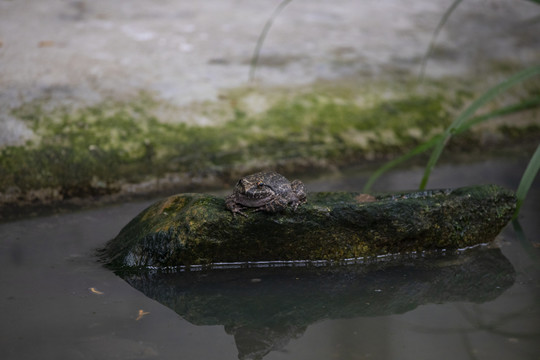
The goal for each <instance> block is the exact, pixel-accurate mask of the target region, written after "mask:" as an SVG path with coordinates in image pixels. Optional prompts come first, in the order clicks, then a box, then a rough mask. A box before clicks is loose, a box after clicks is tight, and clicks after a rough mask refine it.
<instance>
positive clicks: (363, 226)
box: [101, 185, 516, 270]
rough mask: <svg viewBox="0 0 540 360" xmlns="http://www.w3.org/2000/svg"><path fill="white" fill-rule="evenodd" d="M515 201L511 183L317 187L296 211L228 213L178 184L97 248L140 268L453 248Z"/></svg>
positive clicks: (478, 235)
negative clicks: (363, 189) (368, 189)
mask: <svg viewBox="0 0 540 360" xmlns="http://www.w3.org/2000/svg"><path fill="white" fill-rule="evenodd" d="M515 204H516V197H515V194H514V192H512V191H510V190H508V189H505V188H503V187H500V186H497V185H475V186H468V187H461V188H455V189H438V190H426V191H412V192H399V193H379V194H372V196H371V197H370V196H368V197H366V196H365V194H361V193H358V192H317V193H311V194H309V195H308V201H307V203H306V204H304V205H302V206H301V207H299V208H298V209H297V211H295V212H292V211H285V212H282V213H277V214H269V213H265V212H248V217H242V216H236V217H234V216H233V215H232V213H231V212H230V211H228V210H227V208H226V207H225V202H224V199H223V198H219V197H216V196H212V195H207V194H198V193H184V194H178V195H173V196H170V197H167V198H165V199H163V200H160V201H157V202H155V203H154V204H152V205H150V206H149V207H148V208H146V209H145V210H143V211H142V212H141V213H140V214H139V215H137V216H136V217H135V218H134V219H133V220H131V221H130V222H129V223H128V224H127V225H126V226H125V227H124V228H123V229H122V230H121V231H120V233H119V234H118V235H117V236H116V237H115V238H114V239H112V240H110V241H109V242H108V243H107V244H106V246H105V248H104V249H103V250H102V252H101V255H102V258H103V259H104V261H105V262H106V263H107V265H108V266H109V267H110V268H112V269H115V270H128V269H138V270H141V269H149V268H152V269H165V268H171V267H182V268H188V269H189V268H190V267H191V266H206V265H211V264H216V263H242V262H257V261H296V260H303V261H320V260H322V261H330V262H336V261H337V262H339V261H342V260H344V259H351V258H363V257H372V256H378V255H385V254H399V253H408V252H422V251H436V250H441V249H446V250H451V249H460V248H466V247H470V246H474V245H478V244H485V243H488V242H490V241H492V240H493V239H494V238H495V237H496V236H497V235H498V234H499V233H500V231H501V230H502V229H503V228H504V227H505V226H506V224H507V223H508V221H509V220H510V219H511V217H512V215H513V212H514V210H515Z"/></svg>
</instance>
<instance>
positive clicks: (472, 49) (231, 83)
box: [0, 0, 540, 146]
mask: <svg viewBox="0 0 540 360" xmlns="http://www.w3.org/2000/svg"><path fill="white" fill-rule="evenodd" d="M278 4H279V1H261V0H258V1H252V0H250V1H247V0H209V1H204V2H196V1H176V0H165V1H159V2H148V1H142V0H134V1H114V2H111V1H106V0H95V1H80V0H45V1H14V0H0V84H1V86H0V146H1V145H9V144H21V143H22V142H23V141H24V140H25V139H28V138H31V137H32V136H33V134H32V131H31V130H30V129H29V128H28V127H27V126H26V125H25V124H24V123H23V122H21V121H20V120H19V119H17V118H16V117H14V116H13V115H12V114H11V113H10V110H11V109H12V108H14V107H17V106H20V105H22V104H24V103H27V102H29V101H32V100H36V99H39V100H40V101H43V102H44V104H45V105H46V107H47V106H49V107H54V106H59V105H62V104H68V105H75V106H84V105H88V104H93V103H96V102H99V101H102V100H104V99H117V100H122V99H129V98H130V97H133V96H135V95H136V94H138V93H139V92H140V91H146V92H148V93H151V94H152V95H154V96H155V97H156V98H157V99H159V100H160V101H163V102H164V103H167V104H172V105H175V106H176V105H178V106H181V105H185V104H189V103H191V102H194V101H201V100H215V99H217V98H218V96H219V94H220V91H221V90H222V89H230V88H236V87H241V86H245V85H246V84H247V79H248V73H249V63H250V59H251V56H252V54H253V50H254V48H255V44H256V42H257V39H258V36H259V34H260V32H261V31H262V29H263V26H264V24H265V22H266V21H267V20H268V18H269V17H270V15H271V13H272V12H273V11H274V9H275V7H276V6H277V5H278ZM450 4H451V1H447V0H437V1H427V0H415V1H413V2H406V3H401V2H395V1H388V0H385V1H375V0H370V1H362V2H358V1H353V0H339V1H333V2H325V1H320V0H317V1H305V0H295V1H292V2H291V3H290V4H289V5H288V6H287V7H286V8H285V9H284V10H283V11H282V13H281V14H280V15H279V16H278V18H276V19H275V22H274V24H273V27H272V29H271V31H270V32H269V34H268V37H267V38H266V41H265V44H264V46H263V48H262V52H261V58H260V63H259V65H260V66H259V69H258V71H257V73H256V78H257V80H258V83H259V84H261V85H280V86H287V87H291V86H295V85H298V84H309V83H311V82H313V81H315V80H317V79H340V78H347V79H349V80H350V79H356V81H361V82H363V83H366V84H368V83H369V82H370V81H372V80H373V79H377V78H381V77H382V78H385V77H386V78H391V77H392V76H396V75H404V74H405V75H407V76H416V74H417V73H418V71H419V66H420V60H421V58H422V56H423V54H424V53H425V51H426V49H427V46H428V44H429V41H430V39H431V36H432V34H433V31H434V29H435V28H436V26H437V24H438V22H439V21H440V19H441V17H442V15H443V13H444V11H445V10H446V9H447V8H448V7H449V6H450ZM539 8H540V7H539V6H538V5H536V4H534V3H533V2H530V1H506V0H489V1H488V0H483V1H474V2H462V4H460V6H459V7H458V8H457V10H456V11H455V12H454V14H453V15H452V16H451V17H450V19H449V20H448V22H447V24H446V25H445V27H444V28H443V30H442V32H441V34H440V36H439V38H438V41H437V47H436V49H435V50H436V51H434V53H433V56H432V58H431V60H430V62H429V64H428V68H427V75H428V76H430V77H441V76H450V77H463V78H478V80H482V81H483V80H486V79H489V78H490V77H497V74H498V70H497V69H500V68H513V67H515V68H517V69H521V68H524V67H526V66H527V65H532V64H534V63H535V62H538V59H540V40H539V38H538V36H537V34H538V33H539V32H540V24H539V23H538V21H534V19H535V16H536V17H537V16H538V14H539V13H540V10H539ZM170 118H171V119H166V120H172V121H174V119H178V116H172V115H171V116H170ZM195 121H197V120H195Z"/></svg>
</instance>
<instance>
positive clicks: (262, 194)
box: [236, 177, 275, 199]
mask: <svg viewBox="0 0 540 360" xmlns="http://www.w3.org/2000/svg"><path fill="white" fill-rule="evenodd" d="M236 189H237V193H238V194H240V195H243V196H245V197H247V198H250V199H263V198H267V197H269V196H272V195H274V194H275V192H274V190H273V189H272V188H271V187H270V186H269V185H267V184H266V183H265V182H264V181H263V180H261V179H253V178H250V177H245V178H242V179H240V180H239V181H238V183H237V184H236Z"/></svg>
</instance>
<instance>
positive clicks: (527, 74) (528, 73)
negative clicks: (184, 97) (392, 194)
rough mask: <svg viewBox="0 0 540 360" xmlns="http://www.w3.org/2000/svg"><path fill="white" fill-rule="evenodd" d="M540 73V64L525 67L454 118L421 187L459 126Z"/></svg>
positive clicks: (436, 149) (429, 164) (431, 159)
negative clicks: (480, 109) (498, 96)
mask: <svg viewBox="0 0 540 360" xmlns="http://www.w3.org/2000/svg"><path fill="white" fill-rule="evenodd" d="M537 75H540V66H533V67H530V68H528V69H525V70H523V71H521V72H519V73H517V74H515V75H513V76H511V77H510V78H508V79H506V80H505V81H503V82H501V83H499V84H497V85H496V86H494V87H492V88H491V89H489V90H488V91H486V92H485V93H484V94H482V96H480V97H479V98H478V99H476V100H475V101H473V103H472V104H471V105H469V107H467V108H466V109H465V110H464V111H463V112H462V113H461V114H460V115H459V116H458V117H457V118H456V120H454V122H453V123H452V124H450V126H449V127H448V128H446V130H445V131H444V133H443V134H444V136H443V138H442V139H441V140H440V142H439V143H438V144H437V145H436V146H435V149H434V150H433V152H432V153H431V157H430V158H429V160H428V163H427V165H426V169H425V171H424V176H423V177H422V181H421V182H420V189H425V187H426V185H427V182H428V180H429V176H430V174H431V171H432V170H433V168H434V167H435V164H436V163H437V161H438V160H439V157H440V156H441V153H442V150H443V149H444V146H445V145H446V143H447V142H448V140H449V139H450V138H451V137H452V135H453V134H454V133H455V132H456V130H457V129H458V128H460V127H461V126H463V123H464V122H465V121H467V120H468V119H469V118H470V117H471V116H472V115H474V113H475V112H476V111H477V110H478V109H479V108H480V107H482V106H483V105H484V104H486V103H487V102H488V101H491V100H492V99H493V98H494V97H496V96H497V95H499V94H500V93H502V92H505V91H507V90H508V89H510V88H511V87H513V86H515V85H517V84H519V83H521V82H523V81H525V80H527V79H528V78H531V77H533V76H537Z"/></svg>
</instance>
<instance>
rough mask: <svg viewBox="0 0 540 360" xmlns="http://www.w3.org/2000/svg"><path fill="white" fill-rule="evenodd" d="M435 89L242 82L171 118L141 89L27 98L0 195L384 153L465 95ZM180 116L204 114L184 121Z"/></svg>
mask: <svg viewBox="0 0 540 360" xmlns="http://www.w3.org/2000/svg"><path fill="white" fill-rule="evenodd" d="M441 93H442V92H441V91H430V92H424V93H419V92H418V91H412V90H410V89H409V90H408V91H405V90H399V91H395V92H394V93H393V95H392V96H387V94H384V93H383V92H381V91H380V89H379V90H377V91H370V90H365V91H357V89H355V88H347V87H338V86H335V87H330V88H313V89H311V90H309V89H308V90H305V89H303V90H302V91H297V92H294V91H292V90H290V89H289V90H287V91H284V92H279V91H277V92H274V93H269V95H267V97H266V98H265V99H266V100H263V98H262V97H261V95H260V94H256V93H255V92H254V91H251V90H249V89H248V90H247V91H244V92H242V91H237V92H234V91H230V92H228V93H226V94H225V95H224V96H223V97H222V98H221V99H220V100H219V101H217V102H215V103H212V104H206V105H205V104H195V105H192V106H190V107H186V108H178V109H176V114H177V115H175V113H174V112H171V109H168V111H169V113H168V117H166V116H162V117H160V115H163V114H164V112H163V111H162V110H163V108H164V107H166V106H167V105H166V104H163V103H160V102H159V101H158V100H156V99H154V98H152V97H151V96H150V95H148V94H140V95H139V96H138V97H136V98H135V99H133V100H131V101H125V102H114V101H107V102H104V103H100V104H96V105H93V106H88V107H85V108H79V109H71V108H67V107H64V108H56V109H52V110H51V109H47V103H46V102H39V101H35V102H33V103H29V104H26V105H24V106H22V107H20V108H18V109H15V110H14V111H13V112H12V116H14V117H16V118H18V119H20V120H22V121H24V122H25V124H26V125H27V126H28V127H29V128H31V129H32V131H33V132H34V134H35V137H34V139H33V140H31V141H29V142H28V143H27V144H26V145H25V146H7V147H4V148H2V149H0V198H1V202H3V203H6V202H17V201H19V202H21V201H32V200H33V199H29V195H28V194H31V193H35V191H36V190H38V191H42V192H43V193H46V194H47V195H46V196H48V197H49V198H54V199H55V200H62V199H66V198H72V197H85V196H89V195H103V194H110V193H115V192H119V191H122V187H123V186H125V185H126V184H140V183H144V182H145V181H156V179H164V178H167V177H172V178H173V180H172V182H175V183H176V184H177V185H180V186H182V185H184V186H186V185H191V184H190V182H193V179H194V178H198V179H205V178H213V179H218V178H221V179H226V178H227V177H235V178H236V177H237V176H238V175H239V174H241V173H245V172H249V171H253V170H256V169H261V168H278V169H282V170H284V171H285V172H287V169H291V168H293V167H294V168H297V169H298V168H300V169H302V168H312V167H319V168H321V167H322V168H327V167H335V166H339V165H343V164H347V163H351V162H358V161H362V160H373V159H382V158H387V157H392V156H395V155H398V154H402V153H403V152H405V151H406V150H408V149H410V148H412V147H414V146H416V145H418V144H419V143H421V142H423V141H425V140H426V139H428V138H429V137H431V136H432V135H433V134H437V133H439V132H441V131H443V129H444V128H445V127H446V126H447V125H448V124H449V123H450V121H451V118H452V116H453V113H454V112H455V111H456V109H459V108H461V107H462V104H463V98H467V97H468V95H463V94H461V95H460V94H458V96H454V98H453V99H449V98H448V96H446V97H444V96H443V95H441ZM253 99H256V101H255V100H253ZM261 104H262V105H261ZM204 109H206V110H204ZM203 110H204V111H203ZM190 115H192V116H193V117H194V118H198V117H200V116H203V115H204V116H206V117H211V118H212V119H214V120H213V122H211V124H210V125H209V124H208V122H203V123H200V122H197V121H186V120H185V119H186V118H188V117H189V116H190ZM175 118H177V120H176V121H174V119H175ZM469 140H470V138H467V141H469ZM182 182H185V184H182ZM216 184H219V183H218V182H217V181H216V182H215V185H216ZM143 191H144V190H143ZM30 197H31V196H30ZM36 198H38V199H37V201H38V202H39V201H40V199H39V196H36Z"/></svg>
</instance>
